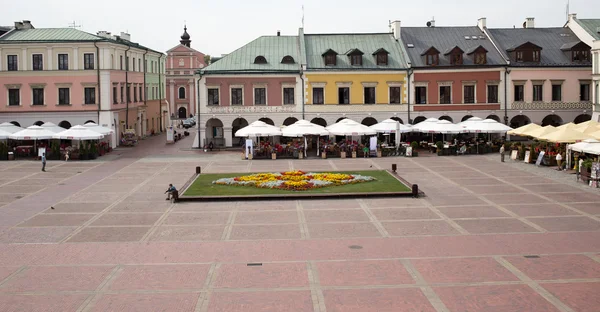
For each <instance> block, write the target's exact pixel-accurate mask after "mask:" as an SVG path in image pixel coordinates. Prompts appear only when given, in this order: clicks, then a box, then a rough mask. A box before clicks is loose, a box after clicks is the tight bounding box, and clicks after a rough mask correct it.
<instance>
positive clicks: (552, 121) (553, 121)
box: [542, 114, 563, 127]
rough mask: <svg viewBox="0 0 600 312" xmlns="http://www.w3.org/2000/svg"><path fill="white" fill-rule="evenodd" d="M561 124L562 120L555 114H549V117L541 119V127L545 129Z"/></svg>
mask: <svg viewBox="0 0 600 312" xmlns="http://www.w3.org/2000/svg"><path fill="white" fill-rule="evenodd" d="M562 124H563V120H562V118H560V116H558V115H556V114H550V115H548V116H546V117H544V119H542V127H545V126H547V125H552V126H555V127H558V126H560V125H562Z"/></svg>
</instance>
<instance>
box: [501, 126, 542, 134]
mask: <svg viewBox="0 0 600 312" xmlns="http://www.w3.org/2000/svg"><path fill="white" fill-rule="evenodd" d="M541 127H542V126H540V125H536V124H534V123H530V124H526V125H524V126H521V127H519V128H516V129H513V130H510V131H508V132H507V133H508V134H509V135H519V136H528V134H526V133H527V132H529V131H533V130H535V129H539V128H541Z"/></svg>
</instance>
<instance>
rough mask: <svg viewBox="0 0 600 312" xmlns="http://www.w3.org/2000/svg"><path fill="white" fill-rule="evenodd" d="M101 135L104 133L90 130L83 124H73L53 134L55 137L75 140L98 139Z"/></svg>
mask: <svg viewBox="0 0 600 312" xmlns="http://www.w3.org/2000/svg"><path fill="white" fill-rule="evenodd" d="M103 137H104V134H101V133H98V132H96V131H92V130H90V129H88V128H86V127H84V126H73V127H71V128H70V129H68V130H65V131H62V132H59V133H57V134H55V135H54V136H53V138H55V139H61V140H77V141H88V140H99V139H101V138H103Z"/></svg>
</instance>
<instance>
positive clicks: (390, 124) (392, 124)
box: [369, 119, 413, 133]
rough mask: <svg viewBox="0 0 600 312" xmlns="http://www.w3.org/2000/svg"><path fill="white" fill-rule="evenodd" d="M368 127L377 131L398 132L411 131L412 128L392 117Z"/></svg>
mask: <svg viewBox="0 0 600 312" xmlns="http://www.w3.org/2000/svg"><path fill="white" fill-rule="evenodd" d="M369 128H371V129H373V130H375V131H377V132H378V133H395V132H397V131H399V132H400V133H406V132H411V131H412V130H413V129H412V127H411V126H406V125H403V124H401V123H400V122H399V121H397V120H394V119H386V120H384V121H382V122H380V123H378V124H375V125H372V126H370V127H369Z"/></svg>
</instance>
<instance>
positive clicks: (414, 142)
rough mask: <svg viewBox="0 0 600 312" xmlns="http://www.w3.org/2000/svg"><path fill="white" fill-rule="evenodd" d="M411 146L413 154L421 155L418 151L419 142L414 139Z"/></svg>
mask: <svg viewBox="0 0 600 312" xmlns="http://www.w3.org/2000/svg"><path fill="white" fill-rule="evenodd" d="M410 147H412V156H413V157H419V152H417V147H419V143H417V142H416V141H412V143H410Z"/></svg>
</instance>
